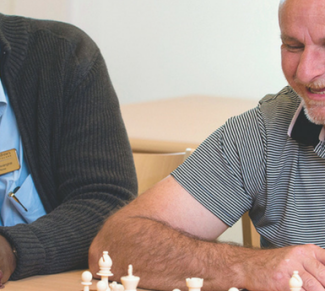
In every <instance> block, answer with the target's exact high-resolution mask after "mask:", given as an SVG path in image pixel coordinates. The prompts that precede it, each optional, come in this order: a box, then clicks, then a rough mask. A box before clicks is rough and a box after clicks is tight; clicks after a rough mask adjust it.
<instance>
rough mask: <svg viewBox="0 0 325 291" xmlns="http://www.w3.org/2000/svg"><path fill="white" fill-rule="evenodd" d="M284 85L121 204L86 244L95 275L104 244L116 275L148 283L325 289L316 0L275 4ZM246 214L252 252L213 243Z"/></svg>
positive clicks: (321, 57) (322, 107)
mask: <svg viewBox="0 0 325 291" xmlns="http://www.w3.org/2000/svg"><path fill="white" fill-rule="evenodd" d="M279 24H280V28H281V39H282V42H283V44H282V46H281V53H282V68H283V72H284V75H285V77H286V79H287V81H288V84H289V86H287V87H285V88H284V89H282V90H281V91H280V92H279V93H277V94H275V95H267V96H266V97H264V98H263V99H262V100H261V101H260V102H259V104H258V106H257V107H256V108H253V109H252V110H250V111H248V112H246V113H243V114H242V115H240V116H237V117H234V118H231V119H229V120H228V121H227V122H226V123H225V125H223V126H222V127H221V128H219V129H217V130H216V131H215V132H214V133H213V134H212V135H211V136H210V137H209V138H208V139H207V140H205V141H204V142H203V143H202V144H201V145H200V147H199V148H198V149H197V150H196V151H195V152H194V153H193V154H192V155H191V156H190V157H189V158H188V159H187V161H186V162H185V163H184V164H182V165H181V166H180V167H179V168H177V169H176V170H175V171H174V172H173V173H171V175H170V176H169V177H167V178H166V179H165V180H163V181H161V182H160V183H158V184H157V185H155V186H154V187H153V188H152V189H150V190H148V191H147V192H146V193H144V194H143V195H141V196H140V197H138V198H137V199H136V200H134V201H133V202H132V203H131V204H129V205H128V206H126V207H124V208H123V209H121V210H120V211H118V212H117V213H116V214H115V215H113V216H112V217H110V218H109V219H108V220H107V221H106V223H105V224H104V226H103V228H102V229H101V231H100V232H99V233H98V235H97V236H96V238H95V240H94V241H93V243H92V245H91V247H90V253H89V264H90V269H91V270H92V272H93V273H94V274H95V273H96V272H97V270H98V264H97V262H98V258H99V256H100V254H101V253H102V251H103V250H108V251H109V253H110V255H111V257H112V260H113V262H114V264H113V266H114V272H113V273H114V275H115V277H114V278H113V279H114V280H119V278H120V276H121V275H122V274H125V270H126V269H127V265H128V264H133V267H134V270H136V273H137V275H139V276H140V277H141V280H140V286H141V287H144V288H149V289H160V290H172V289H173V288H185V286H184V279H185V278H187V277H193V276H195V277H201V278H204V280H205V281H204V290H227V289H228V288H230V287H232V286H236V287H238V288H245V289H248V290H251V291H254V290H268V291H270V290H281V291H288V290H289V285H288V281H289V279H290V277H291V275H292V273H293V271H294V270H297V271H299V274H300V276H301V278H302V280H303V289H304V290H307V291H320V290H324V286H325V266H324V264H325V250H323V248H324V247H325V223H324V222H325V160H324V158H325V142H324V139H325V130H324V124H325V1H324V0H287V1H281V3H280V8H279ZM246 211H249V214H250V217H251V219H252V221H253V223H254V225H255V226H256V228H257V231H258V232H259V233H260V235H261V249H249V248H244V247H240V246H234V245H230V244H225V243H218V242H216V241H215V240H216V238H218V236H220V235H221V234H222V233H223V232H224V231H225V230H226V229H227V228H228V227H230V226H232V225H233V224H234V223H235V222H236V221H237V220H238V219H239V218H240V217H241V216H242V215H243V213H245V212H246Z"/></svg>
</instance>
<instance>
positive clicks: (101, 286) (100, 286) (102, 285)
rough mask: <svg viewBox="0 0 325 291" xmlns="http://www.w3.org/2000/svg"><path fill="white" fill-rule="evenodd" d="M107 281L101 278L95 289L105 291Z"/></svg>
mask: <svg viewBox="0 0 325 291" xmlns="http://www.w3.org/2000/svg"><path fill="white" fill-rule="evenodd" d="M106 289H107V283H106V282H105V281H103V280H100V281H98V282H97V291H106Z"/></svg>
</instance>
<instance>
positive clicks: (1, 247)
mask: <svg viewBox="0 0 325 291" xmlns="http://www.w3.org/2000/svg"><path fill="white" fill-rule="evenodd" d="M15 269H16V257H15V255H14V253H13V252H12V248H11V245H10V244H9V242H8V241H7V240H6V239H5V238H4V237H3V236H1V235H0V271H1V272H2V278H1V284H2V283H5V282H7V281H8V279H9V278H10V276H11V274H12V273H13V272H14V271H15ZM0 286H1V285H0Z"/></svg>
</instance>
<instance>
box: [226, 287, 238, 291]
mask: <svg viewBox="0 0 325 291" xmlns="http://www.w3.org/2000/svg"><path fill="white" fill-rule="evenodd" d="M228 291H239V289H238V288H236V287H231V288H230V289H229V290H228Z"/></svg>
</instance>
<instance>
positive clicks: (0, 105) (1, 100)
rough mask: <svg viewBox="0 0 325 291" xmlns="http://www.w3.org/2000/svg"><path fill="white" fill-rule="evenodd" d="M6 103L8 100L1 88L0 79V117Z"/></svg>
mask: <svg viewBox="0 0 325 291" xmlns="http://www.w3.org/2000/svg"><path fill="white" fill-rule="evenodd" d="M7 105H8V100H7V97H6V94H5V92H4V90H3V86H2V82H1V80H0V117H1V116H2V115H3V114H4V112H5V110H6V108H7Z"/></svg>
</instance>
